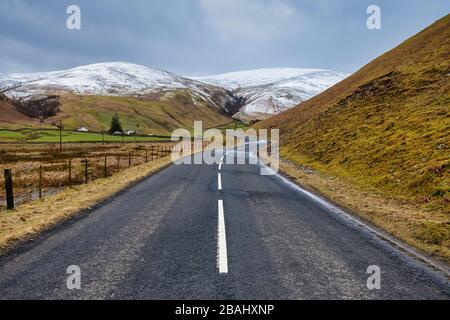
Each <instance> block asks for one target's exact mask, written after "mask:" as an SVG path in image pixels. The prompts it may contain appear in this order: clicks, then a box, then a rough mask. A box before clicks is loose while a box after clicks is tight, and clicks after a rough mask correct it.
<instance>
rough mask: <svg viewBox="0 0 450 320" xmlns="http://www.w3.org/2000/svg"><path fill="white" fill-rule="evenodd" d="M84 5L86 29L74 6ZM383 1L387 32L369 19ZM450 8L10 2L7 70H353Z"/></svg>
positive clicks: (1, 59) (2, 9)
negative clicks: (71, 12) (118, 64)
mask: <svg viewBox="0 0 450 320" xmlns="http://www.w3.org/2000/svg"><path fill="white" fill-rule="evenodd" d="M71 4H76V5H78V6H79V7H80V8H81V13H82V17H81V22H82V25H81V27H82V29H81V30H68V29H67V28H66V19H67V17H68V14H66V9H67V7H68V6H69V5H71ZM371 4H377V5H379V6H380V8H381V13H382V30H373V31H370V30H368V29H367V27H366V20H367V17H368V14H367V13H366V9H367V7H368V6H369V5H371ZM449 12H450V1H448V0H427V1H425V0H369V1H366V0H345V1H344V0H71V1H66V0H39V1H35V0H1V1H0V17H1V18H0V73H1V72H31V71H49V70H58V69H66V68H70V67H75V66H78V65H84V64H89V63H96V62H105V61H127V62H133V63H139V64H144V65H148V66H152V67H157V68H161V69H165V70H168V71H172V72H176V73H180V74H184V75H206V74H216V73H222V72H227V71H236V70H244V69H253V68H262V67H312V68H324V69H332V70H337V71H345V72H353V71H356V70H357V69H359V68H360V67H362V66H363V65H364V64H366V63H368V62H370V61H371V60H372V59H373V58H375V57H377V56H378V55H380V54H381V53H383V52H385V51H387V50H389V49H391V48H393V47H394V46H396V45H398V44H399V43H401V42H402V41H404V40H405V39H406V38H408V37H409V36H411V35H414V34H415V33H417V32H418V31H420V30H421V29H423V28H424V27H426V26H428V25H429V24H431V23H433V22H434V21H435V20H437V19H439V18H441V17H443V16H445V15H446V14H448V13H449Z"/></svg>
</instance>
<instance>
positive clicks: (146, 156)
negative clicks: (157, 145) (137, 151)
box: [145, 149, 148, 163]
mask: <svg viewBox="0 0 450 320" xmlns="http://www.w3.org/2000/svg"><path fill="white" fill-rule="evenodd" d="M147 162H148V149H145V163H147Z"/></svg>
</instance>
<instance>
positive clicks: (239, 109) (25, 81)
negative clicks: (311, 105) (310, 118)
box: [0, 62, 348, 120]
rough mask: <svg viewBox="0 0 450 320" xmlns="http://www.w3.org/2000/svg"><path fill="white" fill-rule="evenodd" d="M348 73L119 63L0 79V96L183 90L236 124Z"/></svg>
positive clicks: (292, 102)
mask: <svg viewBox="0 0 450 320" xmlns="http://www.w3.org/2000/svg"><path fill="white" fill-rule="evenodd" d="M347 76H348V74H345V73H341V72H335V71H328V70H321V69H296V68H278V69H257V70H248V71H239V72H231V73H226V74H221V75H215V76H208V77H190V78H188V77H183V76H179V75H176V74H173V73H170V72H167V71H163V70H159V69H155V68H150V67H146V66H142V65H136V64H131V63H125V62H109V63H98V64H92V65H87V66H81V67H77V68H73V69H69V70H63V71H52V72H40V73H28V74H0V92H4V93H5V95H7V96H8V97H10V98H13V99H25V100H26V99H28V98H29V97H33V96H39V95H45V94H59V93H61V92H70V93H73V94H76V95H98V96H145V95H148V94H153V93H161V92H170V91H173V90H178V89H185V90H187V91H188V92H190V94H191V96H192V98H193V101H194V103H196V101H200V102H207V103H208V104H209V105H212V106H213V107H215V108H217V109H219V110H225V111H226V112H227V113H228V114H230V115H233V116H234V117H235V118H237V119H241V120H255V119H258V120H260V119H265V118H267V117H268V116H270V115H273V114H277V113H280V112H282V111H284V110H286V109H288V108H291V107H294V106H296V105H298V104H299V103H301V102H303V101H305V100H306V99H309V98H311V97H313V96H315V95H317V94H319V93H321V92H322V91H324V90H326V89H327V88H329V87H331V86H332V85H334V84H336V83H337V82H339V81H341V80H343V79H344V78H345V77H347Z"/></svg>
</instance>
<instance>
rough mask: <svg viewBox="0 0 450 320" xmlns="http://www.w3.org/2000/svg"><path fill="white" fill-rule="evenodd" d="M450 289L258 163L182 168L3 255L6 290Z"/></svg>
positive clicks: (431, 292)
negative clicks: (74, 279)
mask: <svg viewBox="0 0 450 320" xmlns="http://www.w3.org/2000/svg"><path fill="white" fill-rule="evenodd" d="M218 156H220V154H218ZM231 156H233V152H232V153H231V154H228V155H227V156H226V157H231ZM219 174H220V176H219ZM362 201H364V200H363V199H362ZM71 265H76V266H78V267H79V268H80V272H81V289H80V290H76V289H75V290H69V289H68V288H67V278H68V276H69V275H68V274H67V273H66V271H67V268H68V267H69V266H71ZM373 265H375V266H378V267H379V268H380V270H381V289H379V290H378V289H375V290H369V289H368V287H367V279H368V277H369V276H370V274H367V268H368V267H369V266H373ZM449 298H450V282H449V281H448V278H446V276H445V275H443V274H442V273H438V272H435V271H433V270H432V269H431V268H430V267H429V266H427V265H426V264H424V263H422V262H419V261H417V259H413V258H411V257H410V255H406V254H404V253H402V252H400V251H399V250H398V249H396V248H394V247H393V246H391V245H390V244H389V243H388V242H386V241H384V240H381V239H380V238H379V237H378V236H377V235H375V234H374V233H373V232H370V231H368V230H367V229H366V228H365V227H362V226H361V225H359V224H357V223H353V222H352V221H351V219H348V217H345V215H342V214H341V213H339V212H336V210H334V209H333V207H332V206H329V205H328V204H327V203H323V202H321V201H320V200H319V201H318V199H317V198H314V196H312V195H310V194H308V193H305V192H303V191H302V190H300V189H299V188H297V187H295V186H293V185H292V184H289V183H288V182H287V181H286V179H284V178H282V177H281V176H278V175H276V176H261V175H260V168H259V167H258V166H257V165H248V164H247V165H227V164H221V165H179V166H171V167H169V168H167V169H165V170H163V171H161V172H159V173H157V174H155V175H153V176H151V177H149V178H148V179H146V180H145V181H143V182H142V183H140V184H138V185H136V186H134V187H132V188H130V189H129V190H127V191H126V192H124V193H122V194H121V195H119V196H117V197H115V198H113V199H111V200H110V201H108V202H107V203H105V204H104V205H102V206H101V207H99V208H97V209H94V210H93V211H92V212H89V213H86V214H82V215H81V216H80V217H78V218H75V219H73V220H72V221H70V222H67V223H64V224H62V225H60V226H59V227H57V228H56V229H54V230H52V231H50V232H47V233H45V234H44V235H42V236H40V237H37V238H36V239H35V241H33V242H31V243H28V244H25V245H22V246H20V247H18V248H16V249H14V250H13V251H12V252H11V253H9V254H7V255H6V256H3V257H1V258H0V299H296V300H297V299H449Z"/></svg>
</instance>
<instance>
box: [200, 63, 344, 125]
mask: <svg viewBox="0 0 450 320" xmlns="http://www.w3.org/2000/svg"><path fill="white" fill-rule="evenodd" d="M347 76H349V74H346V73H342V72H336V71H329V70H321V69H300V68H272V69H256V70H247V71H240V72H231V73H225V74H220V75H215V76H206V77H194V78H193V79H195V80H198V81H202V82H205V83H210V84H214V85H217V86H222V87H225V88H227V89H228V90H231V91H232V92H233V95H235V96H238V97H242V98H243V99H244V104H243V106H242V107H241V109H240V110H239V112H238V113H237V114H235V118H238V119H242V120H254V119H258V120H261V119H264V118H267V117H268V116H270V115H273V114H277V113H280V112H283V111H285V110H287V109H289V108H291V107H294V106H296V105H298V104H300V103H301V102H303V101H305V100H307V99H310V98H312V97H313V96H315V95H318V94H320V93H322V92H323V91H325V90H326V89H328V88H329V87H331V86H333V85H335V84H336V83H338V82H340V81H342V80H343V79H345V78H346V77H347Z"/></svg>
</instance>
